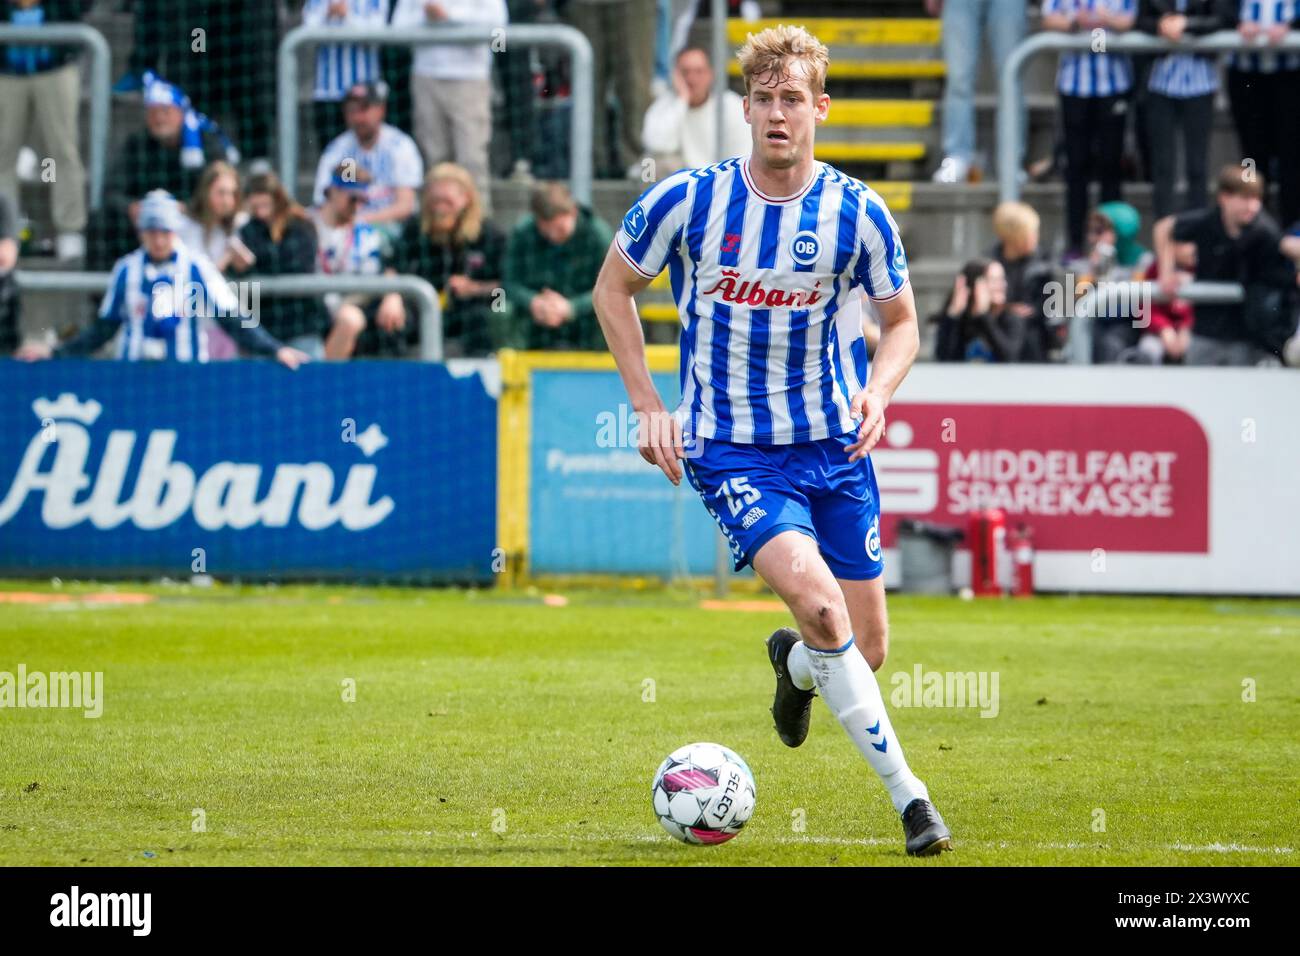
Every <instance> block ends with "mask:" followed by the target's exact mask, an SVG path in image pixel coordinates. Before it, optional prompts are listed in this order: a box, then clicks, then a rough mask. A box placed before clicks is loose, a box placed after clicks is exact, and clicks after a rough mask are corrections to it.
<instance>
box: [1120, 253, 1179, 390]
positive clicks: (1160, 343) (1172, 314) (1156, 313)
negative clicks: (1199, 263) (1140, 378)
mask: <svg viewBox="0 0 1300 956" xmlns="http://www.w3.org/2000/svg"><path fill="white" fill-rule="evenodd" d="M1174 263H1175V267H1176V268H1177V269H1178V271H1179V272H1180V273H1185V275H1184V276H1183V277H1182V278H1180V280H1179V281H1180V282H1186V281H1189V280H1190V279H1191V271H1192V270H1193V269H1195V268H1196V247H1195V246H1194V245H1192V244H1191V243H1190V242H1175V243H1174ZM1142 278H1143V279H1144V280H1146V281H1156V280H1158V279H1159V278H1160V264H1159V263H1158V262H1156V261H1155V260H1154V259H1153V260H1152V261H1151V262H1150V264H1148V266H1147V268H1146V269H1145V270H1143V274H1142ZM1195 321H1196V316H1195V313H1194V312H1193V310H1192V304H1191V303H1190V302H1184V301H1182V300H1181V299H1173V300H1171V301H1169V302H1152V303H1151V306H1150V316H1149V318H1147V321H1146V328H1144V329H1142V335H1141V337H1140V338H1139V339H1138V342H1137V351H1136V353H1135V354H1132V355H1131V356H1126V358H1130V359H1131V360H1132V361H1134V362H1145V363H1147V364H1150V365H1181V364H1182V363H1183V359H1184V358H1185V357H1186V356H1187V347H1188V345H1190V344H1191V341H1192V326H1193V325H1194V324H1195Z"/></svg>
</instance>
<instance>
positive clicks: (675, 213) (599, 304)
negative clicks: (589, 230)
mask: <svg viewBox="0 0 1300 956" xmlns="http://www.w3.org/2000/svg"><path fill="white" fill-rule="evenodd" d="M690 184H691V171H690V170H682V171H680V172H677V173H674V174H673V175H671V176H668V177H666V178H665V179H663V180H662V181H660V182H658V183H655V184H654V185H653V186H651V187H650V188H649V189H647V190H646V191H645V192H643V193H642V194H641V196H640V198H638V199H637V201H636V203H635V204H634V205H633V206H632V208H631V209H629V210H628V212H627V215H626V216H624V217H623V222H622V224H621V225H620V226H619V229H618V233H617V234H616V235H615V236H614V241H613V242H611V243H610V244H609V252H608V253H606V255H605V264H604V265H603V266H601V269H600V275H599V276H598V277H597V279H596V288H595V289H594V290H593V291H592V296H591V304H592V306H593V307H594V308H595V310H596V318H597V319H598V320H599V322H600V328H601V331H603V332H604V333H605V342H606V343H607V344H608V345H609V350H610V352H612V353H613V355H614V362H615V363H616V364H617V365H618V374H619V375H620V376H621V377H622V379H623V387H624V388H626V389H627V394H628V398H629V399H630V400H631V402H632V408H633V410H634V411H635V412H636V414H637V444H638V447H639V450H640V452H641V457H642V458H644V459H645V460H646V461H648V462H649V463H650V464H652V465H657V466H658V467H659V469H660V470H661V471H662V472H663V473H664V474H665V475H666V476H667V477H668V480H669V481H671V482H672V483H673V484H674V485H676V484H680V483H681V480H682V466H681V465H680V464H679V463H678V459H679V458H681V457H682V454H683V448H682V429H681V423H680V422H678V421H677V419H676V417H675V416H673V415H670V414H669V413H668V409H666V408H665V407H664V402H663V399H662V398H660V397H659V391H658V389H656V388H655V386H654V381H653V380H652V379H651V378H650V367H649V365H648V364H647V363H646V354H645V335H644V333H643V332H642V331H641V318H640V316H638V315H637V311H636V302H635V301H634V300H633V298H632V297H633V296H635V295H636V294H637V293H638V292H640V291H641V290H642V289H644V288H645V287H646V286H648V285H649V284H650V283H651V281H652V280H653V279H654V277H655V276H657V275H659V273H661V272H663V271H664V269H665V267H666V266H667V265H668V261H669V259H671V258H672V257H673V256H674V255H677V254H679V246H680V244H681V239H682V233H683V229H684V227H685V224H686V216H687V209H688V208H689V203H688V201H687V197H688V196H689V195H690Z"/></svg>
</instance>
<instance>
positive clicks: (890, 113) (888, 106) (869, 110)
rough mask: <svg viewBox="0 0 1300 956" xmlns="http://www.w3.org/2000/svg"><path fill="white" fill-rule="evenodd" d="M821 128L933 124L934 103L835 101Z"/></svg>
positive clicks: (921, 101)
mask: <svg viewBox="0 0 1300 956" xmlns="http://www.w3.org/2000/svg"><path fill="white" fill-rule="evenodd" d="M822 125H823V126H828V127H829V126H919V127H922V128H926V129H928V128H929V127H931V126H933V125H934V103H933V102H930V101H927V100H848V99H845V100H837V99H835V98H834V97H831V112H830V115H829V116H828V117H827V118H826V122H825V123H824V124H822Z"/></svg>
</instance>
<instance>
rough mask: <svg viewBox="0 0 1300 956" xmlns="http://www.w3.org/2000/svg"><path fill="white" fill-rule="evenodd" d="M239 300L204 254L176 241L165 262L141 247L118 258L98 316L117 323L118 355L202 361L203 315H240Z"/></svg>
mask: <svg viewBox="0 0 1300 956" xmlns="http://www.w3.org/2000/svg"><path fill="white" fill-rule="evenodd" d="M239 310H240V303H239V299H238V297H237V296H236V295H235V293H234V292H233V291H232V290H231V288H230V286H229V285H228V284H227V283H226V280H225V279H224V278H222V276H221V273H219V272H218V271H217V268H216V266H214V265H213V264H212V263H211V261H209V259H208V257H207V256H205V255H202V254H199V255H191V254H190V252H189V250H188V249H186V248H185V246H184V244H183V243H181V242H179V241H177V243H176V249H175V251H174V252H173V253H172V256H171V258H170V259H168V260H167V261H166V262H153V261H152V260H150V259H149V258H148V255H147V254H146V253H145V251H144V249H142V248H141V249H137V250H135V251H134V252H131V253H127V254H126V255H125V256H123V257H122V258H121V259H118V260H117V263H116V265H114V267H113V275H112V278H111V279H110V281H109V284H108V291H107V292H106V293H105V294H104V300H103V302H102V303H101V304H100V307H99V317H100V318H101V319H108V320H110V321H113V322H118V323H120V324H121V326H122V331H121V336H120V338H119V339H118V349H117V357H118V358H119V359H125V360H127V361H140V360H142V359H164V360H171V361H176V362H206V361H207V360H208V334H207V330H206V328H205V325H206V323H205V322H204V319H205V318H210V317H212V316H214V315H217V314H224V315H232V316H233V315H239V314H240V313H239Z"/></svg>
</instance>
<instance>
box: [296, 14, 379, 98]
mask: <svg viewBox="0 0 1300 956" xmlns="http://www.w3.org/2000/svg"><path fill="white" fill-rule="evenodd" d="M330 3H331V0H307V3H306V4H305V5H304V6H303V8H302V22H303V23H304V24H305V25H307V26H329V27H334V26H340V27H341V26H349V27H384V26H387V25H388V14H389V8H390V6H391V3H392V0H347V5H348V15H347V17H346V18H344V19H342V20H336V19H332V18H330V17H329V7H330ZM378 79H382V76H381V71H380V64H379V47H377V46H374V45H372V44H362V43H326V44H322V45H321V46H320V48H319V49H317V50H316V88H315V90H314V91H313V93H312V98H313V99H317V100H323V101H325V102H327V103H332V102H336V101H338V100H341V99H343V96H344V94H346V93H347V91H348V89H349V88H350V87H352V86H353V85H354V84H357V83H371V82H373V81H375V80H378Z"/></svg>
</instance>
